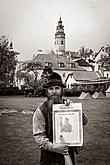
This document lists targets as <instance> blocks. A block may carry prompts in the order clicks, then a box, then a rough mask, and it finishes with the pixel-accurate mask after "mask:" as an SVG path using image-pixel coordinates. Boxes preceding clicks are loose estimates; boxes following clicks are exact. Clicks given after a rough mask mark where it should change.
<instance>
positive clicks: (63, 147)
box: [51, 144, 68, 154]
mask: <svg viewBox="0 0 110 165" xmlns="http://www.w3.org/2000/svg"><path fill="white" fill-rule="evenodd" d="M51 151H52V152H57V153H60V154H68V145H67V144H53V145H52V148H51Z"/></svg>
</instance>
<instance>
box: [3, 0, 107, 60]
mask: <svg viewBox="0 0 110 165" xmlns="http://www.w3.org/2000/svg"><path fill="white" fill-rule="evenodd" d="M60 15H61V18H62V21H63V23H62V24H63V25H64V31H65V34H66V36H65V37H66V50H70V51H78V50H79V49H80V47H82V46H84V47H86V48H91V49H93V50H95V51H96V52H97V51H98V50H99V49H100V48H101V47H102V46H106V45H107V44H110V0H0V35H6V36H7V37H8V39H9V41H12V42H13V46H14V50H15V51H17V52H19V53H20V55H19V57H18V59H19V60H30V59H32V57H33V55H34V54H37V52H38V50H43V52H46V53H48V52H50V51H51V50H55V46H54V39H55V32H56V26H57V25H58V21H59V18H60Z"/></svg>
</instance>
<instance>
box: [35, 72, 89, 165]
mask: <svg viewBox="0 0 110 165" xmlns="http://www.w3.org/2000/svg"><path fill="white" fill-rule="evenodd" d="M44 87H45V88H46V96H47V99H46V101H44V102H43V103H41V105H39V106H38V108H37V109H36V111H35V112H34V115H33V135H34V138H35V141H36V144H37V145H38V147H39V148H40V149H41V158H40V165H65V159H64V155H65V154H68V153H69V155H70V157H71V159H72V163H73V165H75V159H74V153H75V151H76V147H68V145H67V144H63V143H61V144H54V143H53V122H52V105H53V104H63V103H64V100H63V99H62V96H63V88H65V87H66V86H65V85H64V84H63V83H62V79H61V76H60V75H59V74H58V73H56V72H53V73H52V74H51V75H50V77H49V79H48V82H47V84H46V85H45V86H44ZM83 124H87V118H86V116H85V115H84V114H83Z"/></svg>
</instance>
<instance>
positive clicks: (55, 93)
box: [47, 85, 62, 103]
mask: <svg viewBox="0 0 110 165" xmlns="http://www.w3.org/2000/svg"><path fill="white" fill-rule="evenodd" d="M47 97H48V99H49V100H53V103H60V100H61V98H62V88H61V87H60V86H58V85H56V86H50V87H48V88H47Z"/></svg>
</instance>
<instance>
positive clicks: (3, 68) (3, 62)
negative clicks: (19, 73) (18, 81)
mask: <svg viewBox="0 0 110 165" xmlns="http://www.w3.org/2000/svg"><path fill="white" fill-rule="evenodd" d="M16 56H17V52H14V51H13V50H12V49H11V50H10V47H9V41H8V38H7V37H6V36H5V35H2V36H1V37H0V81H1V82H3V84H4V85H5V86H7V85H8V86H9V85H13V84H14V75H15V68H16V64H17V61H16Z"/></svg>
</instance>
